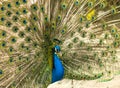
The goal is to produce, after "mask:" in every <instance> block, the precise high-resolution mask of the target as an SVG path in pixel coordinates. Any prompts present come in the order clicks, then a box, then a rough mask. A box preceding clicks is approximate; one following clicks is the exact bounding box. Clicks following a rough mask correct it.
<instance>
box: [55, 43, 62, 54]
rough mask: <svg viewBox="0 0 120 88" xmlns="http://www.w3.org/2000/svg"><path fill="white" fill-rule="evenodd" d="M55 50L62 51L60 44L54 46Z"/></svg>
mask: <svg viewBox="0 0 120 88" xmlns="http://www.w3.org/2000/svg"><path fill="white" fill-rule="evenodd" d="M54 50H55V52H56V53H58V52H60V50H61V49H60V46H59V45H56V46H55V47H54Z"/></svg>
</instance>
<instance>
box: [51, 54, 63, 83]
mask: <svg viewBox="0 0 120 88" xmlns="http://www.w3.org/2000/svg"><path fill="white" fill-rule="evenodd" d="M63 76H64V67H63V65H62V62H61V61H60V59H59V57H58V56H57V54H55V53H54V54H53V70H52V83H54V82H56V81H59V80H61V79H62V78H63Z"/></svg>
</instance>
